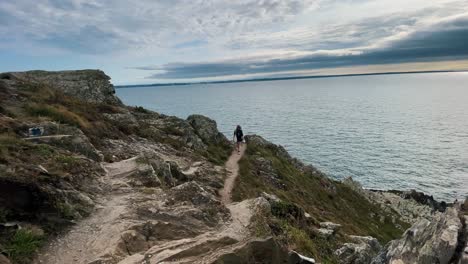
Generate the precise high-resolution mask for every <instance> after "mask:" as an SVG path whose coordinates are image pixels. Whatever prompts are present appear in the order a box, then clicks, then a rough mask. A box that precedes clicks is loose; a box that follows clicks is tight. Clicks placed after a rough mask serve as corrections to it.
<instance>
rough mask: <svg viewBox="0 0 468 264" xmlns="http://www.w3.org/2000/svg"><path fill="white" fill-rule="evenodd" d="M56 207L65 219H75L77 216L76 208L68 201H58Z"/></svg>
mask: <svg viewBox="0 0 468 264" xmlns="http://www.w3.org/2000/svg"><path fill="white" fill-rule="evenodd" d="M55 208H56V209H57V211H58V212H59V213H60V215H61V216H62V217H63V218H65V219H73V218H74V217H75V208H74V207H73V206H71V205H70V204H68V203H65V202H58V203H57V205H56V206H55Z"/></svg>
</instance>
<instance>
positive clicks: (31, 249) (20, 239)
mask: <svg viewBox="0 0 468 264" xmlns="http://www.w3.org/2000/svg"><path fill="white" fill-rule="evenodd" d="M42 242H43V235H42V234H37V233H36V232H33V231H31V230H27V229H18V230H17V231H16V233H15V234H14V235H13V236H12V237H11V238H10V240H9V241H8V242H7V244H6V245H5V252H6V253H7V255H8V256H9V257H10V258H11V259H12V260H13V261H14V262H16V263H24V264H26V263H31V257H32V255H33V254H34V253H35V252H36V250H37V249H38V248H39V247H40V246H41V245H42Z"/></svg>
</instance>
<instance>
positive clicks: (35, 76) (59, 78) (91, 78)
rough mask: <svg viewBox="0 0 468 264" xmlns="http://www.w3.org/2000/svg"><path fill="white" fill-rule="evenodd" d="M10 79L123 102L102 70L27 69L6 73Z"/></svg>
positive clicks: (88, 97)
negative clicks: (53, 70) (54, 70)
mask: <svg viewBox="0 0 468 264" xmlns="http://www.w3.org/2000/svg"><path fill="white" fill-rule="evenodd" d="M4 74H8V75H9V76H10V80H13V81H15V80H19V81H27V82H31V81H33V82H37V83H43V84H46V85H49V86H50V87H52V88H55V89H57V90H60V91H62V92H63V93H64V94H66V95H69V96H73V97H76V98H78V99H81V100H83V101H87V102H93V103H113V104H122V102H121V101H120V99H119V98H118V97H117V96H116V95H115V89H114V86H113V85H112V84H111V83H110V77H109V76H107V75H106V74H105V73H104V72H103V71H100V70H78V71H56V72H52V71H26V72H10V73H4Z"/></svg>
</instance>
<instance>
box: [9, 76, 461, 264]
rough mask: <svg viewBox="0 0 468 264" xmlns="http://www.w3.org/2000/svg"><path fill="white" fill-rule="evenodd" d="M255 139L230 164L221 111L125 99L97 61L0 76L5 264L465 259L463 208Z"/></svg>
mask: <svg viewBox="0 0 468 264" xmlns="http://www.w3.org/2000/svg"><path fill="white" fill-rule="evenodd" d="M246 139H247V147H246V150H245V154H244V155H243V156H242V157H239V158H240V159H239V158H236V159H231V163H232V162H234V163H235V164H230V163H229V164H227V165H228V166H226V164H225V163H226V161H227V160H228V158H229V157H230V155H231V152H232V146H231V144H230V142H229V141H228V140H227V139H226V137H225V136H224V135H223V134H221V133H220V132H219V131H218V129H217V127H216V122H215V121H214V120H211V119H209V118H207V117H204V116H201V115H192V116H189V117H188V118H187V119H186V120H184V119H180V118H177V117H173V116H166V115H163V114H159V113H156V112H153V111H150V110H147V109H144V108H142V107H130V106H125V105H123V104H122V103H121V101H120V100H119V99H118V98H117V97H116V96H115V91H114V88H113V86H112V84H111V83H110V78H109V77H108V76H107V75H105V74H104V73H103V72H102V71H98V70H84V71H63V72H45V71H30V72H13V73H2V74H0V252H1V254H0V263H2V264H3V263H11V262H13V263H51V264H53V263H94V264H97V263H120V264H130V263H135V264H136V263H161V262H164V263H371V262H373V263H466V259H467V257H466V249H465V248H466V240H467V239H466V235H467V232H466V220H465V219H466V217H465V216H464V214H465V213H466V210H467V207H468V206H467V205H466V204H460V203H456V204H454V205H445V204H441V203H437V202H436V201H433V200H431V199H429V198H428V197H426V196H424V195H422V194H419V193H411V192H382V191H379V192H377V191H376V192H374V191H369V190H364V189H363V188H362V187H361V186H360V185H359V184H358V183H357V182H355V181H353V180H352V179H347V180H346V181H343V182H339V181H335V180H332V179H330V178H328V177H326V175H324V174H323V173H321V172H320V171H319V170H317V169H316V168H314V167H313V166H310V165H306V164H303V163H302V162H301V161H299V160H297V159H295V158H293V157H291V156H290V155H289V153H288V152H287V151H286V150H285V149H284V148H282V147H281V146H278V145H275V144H273V143H271V142H268V141H267V140H265V139H263V138H262V137H260V136H256V135H250V136H247V137H246ZM235 155H237V154H235ZM233 160H234V161H233ZM233 168H235V169H233ZM228 170H230V171H228ZM233 173H234V174H236V176H237V177H233V178H230V176H229V177H228V175H232V174H233ZM229 179H233V180H234V179H235V181H234V184H233V189H232V192H231V196H232V200H233V202H231V200H230V199H222V197H224V196H222V195H220V190H223V187H224V185H225V181H229ZM227 189H228V190H231V187H229V188H227ZM221 193H222V192H221ZM464 261H465V262H464Z"/></svg>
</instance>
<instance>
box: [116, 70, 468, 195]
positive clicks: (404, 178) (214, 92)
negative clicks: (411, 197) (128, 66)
mask: <svg viewBox="0 0 468 264" xmlns="http://www.w3.org/2000/svg"><path fill="white" fill-rule="evenodd" d="M117 95H118V96H119V97H120V98H121V99H122V100H123V101H124V102H125V103H126V104H128V105H138V106H143V107H145V108H148V109H152V110H155V111H157V112H161V113H164V114H167V115H175V116H178V117H181V118H186V117H187V116H188V115H190V114H193V113H198V114H203V115H206V116H209V117H211V118H213V119H215V120H216V121H217V122H218V127H219V129H220V130H221V131H222V132H223V133H225V134H226V135H227V136H228V138H231V137H232V136H231V134H232V131H233V130H234V127H235V125H237V124H240V125H242V127H243V129H244V132H247V133H255V134H260V135H262V136H263V137H265V138H266V139H268V140H270V141H272V142H274V143H276V144H281V145H283V146H284V147H285V148H286V149H287V150H288V151H290V153H291V154H292V155H294V156H296V157H298V158H300V159H302V160H303V161H305V162H306V163H309V164H313V165H314V166H316V167H318V168H319V169H321V170H322V171H323V172H325V173H327V174H328V175H329V176H331V177H333V178H336V179H343V178H344V177H347V176H352V177H353V178H355V179H357V180H359V181H360V182H361V183H362V184H363V185H364V186H365V187H367V188H377V189H402V190H403V189H416V190H420V191H424V192H426V193H429V194H432V195H434V196H435V197H436V198H438V199H443V200H447V201H451V200H453V199H455V198H463V197H465V196H466V195H468V73H431V74H407V75H380V76H358V77H336V78H323V79H303V80H284V81H268V82H245V83H228V84H197V85H185V86H160V87H138V88H125V89H118V90H117Z"/></svg>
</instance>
